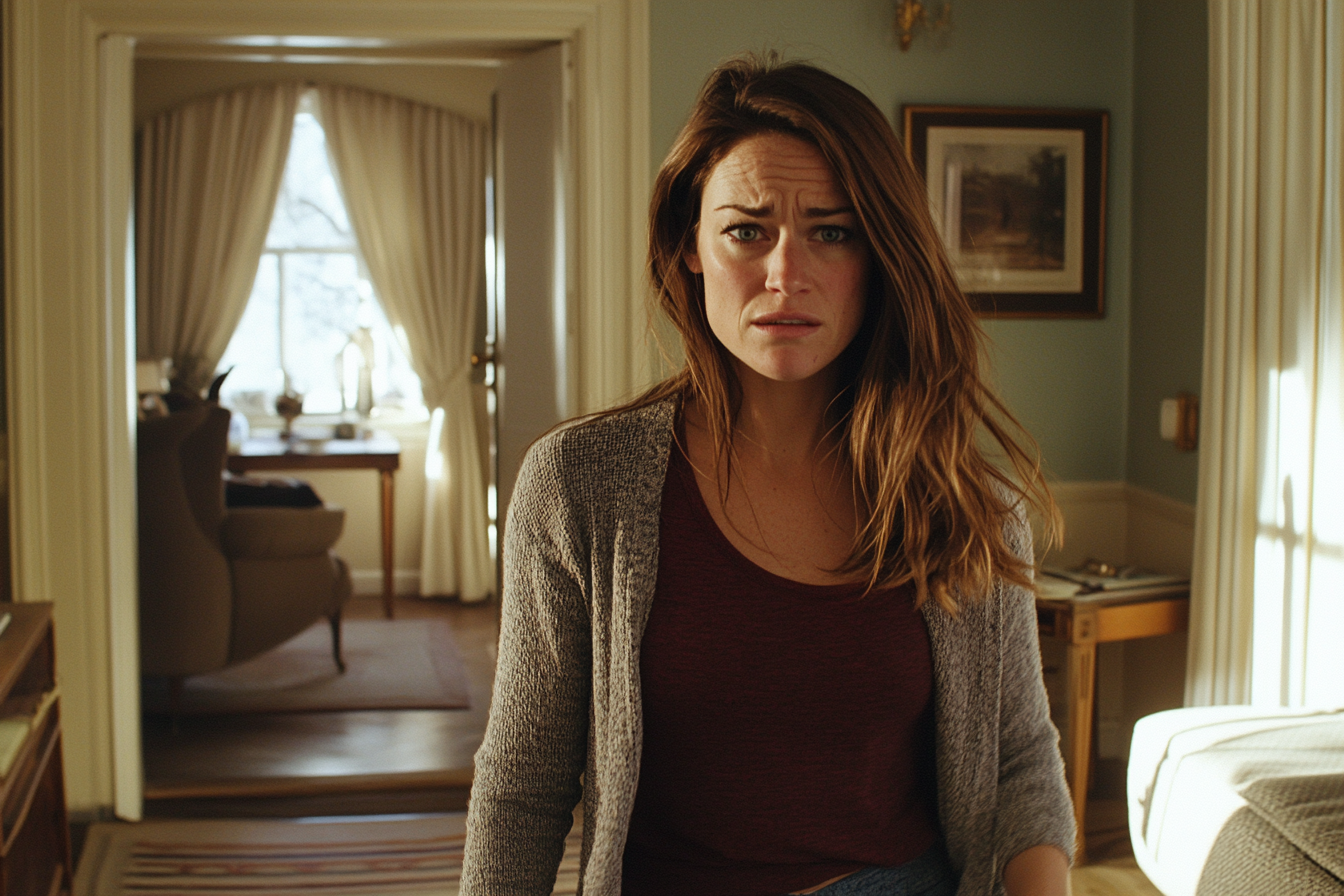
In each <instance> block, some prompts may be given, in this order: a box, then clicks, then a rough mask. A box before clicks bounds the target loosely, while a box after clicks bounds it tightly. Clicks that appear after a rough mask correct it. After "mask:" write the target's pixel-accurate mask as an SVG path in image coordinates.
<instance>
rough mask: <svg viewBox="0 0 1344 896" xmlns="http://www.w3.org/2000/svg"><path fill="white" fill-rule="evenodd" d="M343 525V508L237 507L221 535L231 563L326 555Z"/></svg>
mask: <svg viewBox="0 0 1344 896" xmlns="http://www.w3.org/2000/svg"><path fill="white" fill-rule="evenodd" d="M344 525H345V510H344V509H343V508H340V507H330V506H328V507H235V508H233V509H231V510H230V511H229V512H228V515H227V516H225V518H224V525H223V526H222V527H221V528H220V536H221V538H222V540H223V542H224V553H225V554H227V555H228V557H229V558H230V559H232V560H240V559H249V560H263V559H281V558H285V557H306V556H311V555H315V554H325V553H326V552H327V550H328V549H329V548H330V547H331V546H332V545H334V544H335V543H336V539H338V538H340V537H341V529H342V527H343V526H344Z"/></svg>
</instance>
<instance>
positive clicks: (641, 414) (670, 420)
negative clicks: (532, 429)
mask: <svg viewBox="0 0 1344 896" xmlns="http://www.w3.org/2000/svg"><path fill="white" fill-rule="evenodd" d="M676 413H677V402H676V400H675V399H663V400H660V401H657V402H654V403H651V404H646V405H640V406H636V407H632V408H624V409H621V410H618V411H614V412H609V413H603V414H594V415H592V416H589V417H580V418H578V419H576V420H572V421H569V422H568V423H564V424H562V425H561V426H559V427H557V428H556V429H553V430H551V431H550V432H548V433H546V434H545V435H544V436H542V437H541V438H539V439H537V441H536V442H534V443H533V444H532V447H531V448H529V449H528V452H527V458H526V460H525V461H524V462H523V473H522V474H521V475H525V476H526V475H529V474H530V475H531V476H536V475H538V474H542V475H545V476H546V477H547V478H551V479H555V480H558V481H559V482H562V483H564V484H566V485H568V486H570V487H579V488H582V489H584V490H588V489H592V488H596V487H601V486H603V485H607V486H615V485H618V484H619V483H622V482H627V483H628V480H629V478H630V477H631V476H641V477H643V476H656V477H659V478H660V477H661V475H662V473H663V468H664V467H665V466H666V460H667V452H668V449H669V448H670V447H671V443H672V432H673V424H674V422H675V420H676Z"/></svg>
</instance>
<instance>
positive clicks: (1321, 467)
mask: <svg viewBox="0 0 1344 896" xmlns="http://www.w3.org/2000/svg"><path fill="white" fill-rule="evenodd" d="M1342 5H1344V4H1340V3H1338V2H1335V0H1212V2H1210V4H1209V33H1210V47H1209V49H1210V58H1209V70H1210V72H1209V73H1210V94H1209V225H1208V226H1209V241H1208V294H1207V311H1206V318H1205V343H1204V385H1203V388H1204V400H1203V407H1204V424H1203V430H1202V440H1203V443H1204V447H1203V452H1204V453H1203V455H1202V457H1201V459H1200V460H1201V464H1200V478H1199V504H1198V513H1197V517H1196V533H1195V540H1196V546H1195V567H1194V577H1193V583H1192V586H1193V599H1192V603H1191V620H1190V623H1191V632H1190V664H1189V674H1188V679H1187V685H1186V702H1187V703H1189V704H1192V705H1206V704H1218V703H1253V704H1261V705H1283V706H1301V705H1312V704H1315V705H1341V704H1344V647H1342V646H1341V643H1340V636H1341V634H1344V462H1342V461H1341V458H1342V457H1344V388H1342V385H1344V383H1342V382H1341V375H1342V374H1344V364H1342V363H1341V360H1342V359H1341V355H1344V315H1342V313H1341V305H1342V304H1344V280H1342V279H1341V255H1344V239H1342V236H1341V225H1340V209H1341V199H1342V197H1341V191H1342V190H1344V153H1342V152H1341V143H1342V142H1344V140H1342V133H1341V118H1342V116H1341V111H1344V110H1342V108H1341V106H1342V105H1344V97H1342V96H1341V93H1342V92H1344V69H1342V68H1341V56H1344V22H1342V21H1341V6H1342Z"/></svg>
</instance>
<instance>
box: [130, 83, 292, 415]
mask: <svg viewBox="0 0 1344 896" xmlns="http://www.w3.org/2000/svg"><path fill="white" fill-rule="evenodd" d="M299 92H300V86H299V85H297V84H259V85H256V86H252V87H245V88H242V89H240V90H235V91H231V92H229V93H224V94H219V95H217V96H211V97H206V98H204V99H199V100H193V101H191V102H189V103H186V104H184V105H182V106H179V107H178V108H176V109H172V110H169V111H168V112H165V113H163V114H161V115H159V116H157V117H155V118H153V119H151V120H150V121H149V122H148V123H147V124H146V125H145V126H144V129H143V131H142V132H141V137H140V171H139V187H138V197H137V210H136V353H137V355H138V356H139V357H141V358H172V359H173V364H174V367H175V371H176V372H175V374H174V380H175V381H176V382H177V383H180V384H182V385H184V386H186V387H188V388H191V389H201V388H203V387H204V386H205V385H207V384H208V383H209V382H210V378H211V377H212V376H213V374H214V371H215V365H216V364H218V363H219V359H220V358H221V357H223V355H224V349H225V348H227V347H228V344H229V338H230V337H231V336H232V335H233V330H234V328H235V327H236V326H237V325H238V321H239V319H240V318H241V317H242V316H243V309H244V308H245V307H246V306H247V298H248V295H249V294H250V293H251V291H252V282H253V280H255V279H256V276H257V261H258V259H259V258H260V257H261V251H262V249H263V247H264V246H265V243H266V231H267V230H268V229H269V228H270V224H271V215H272V214H273V212H274V211H275V199H276V196H277V194H278V193H279V191H280V177H281V175H282V174H283V173H284V169H285V159H286V157H287V156H288V154H289V138H290V135H291V134H292V133H293V130H294V111H295V109H296V108H297V106H298V100H299Z"/></svg>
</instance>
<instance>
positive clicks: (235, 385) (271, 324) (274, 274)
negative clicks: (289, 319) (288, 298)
mask: <svg viewBox="0 0 1344 896" xmlns="http://www.w3.org/2000/svg"><path fill="white" fill-rule="evenodd" d="M230 367H232V368H233V372H232V373H230V374H229V378H228V379H226V380H225V381H224V388H223V395H222V398H224V400H225V403H226V404H228V405H229V406H230V407H232V408H234V409H235V410H238V411H241V412H243V413H244V414H268V413H271V408H270V402H271V400H272V399H273V398H274V396H275V395H276V394H277V393H278V392H279V391H280V386H281V381H282V374H281V372H280V267H279V264H278V262H277V260H276V257H275V255H273V254H272V253H269V252H267V253H265V254H264V255H262V256H261V265H260V267H259V268H258V269H257V279H256V281H255V282H254V283H253V284H252V295H251V297H250V298H248V300H247V309H246V310H245V311H244V312H243V318H242V320H241V321H239V322H238V329H236V330H234V331H233V338H232V339H231V340H230V341H229V347H228V348H227V349H226V350H225V351H224V357H223V359H222V360H221V361H220V362H219V369H220V370H228V369H229V368H230Z"/></svg>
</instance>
